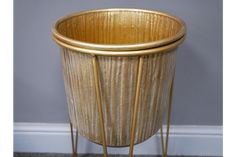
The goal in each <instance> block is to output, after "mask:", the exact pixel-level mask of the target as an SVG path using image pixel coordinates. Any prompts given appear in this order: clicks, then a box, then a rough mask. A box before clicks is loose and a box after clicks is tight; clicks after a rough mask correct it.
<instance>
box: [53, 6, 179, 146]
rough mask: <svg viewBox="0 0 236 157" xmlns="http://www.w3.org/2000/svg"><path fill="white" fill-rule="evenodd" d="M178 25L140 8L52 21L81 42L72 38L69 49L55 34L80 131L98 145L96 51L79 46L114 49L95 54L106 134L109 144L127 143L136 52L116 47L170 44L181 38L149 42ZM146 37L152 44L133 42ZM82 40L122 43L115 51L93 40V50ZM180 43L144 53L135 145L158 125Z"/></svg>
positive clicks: (168, 34) (167, 34) (75, 123)
mask: <svg viewBox="0 0 236 157" xmlns="http://www.w3.org/2000/svg"><path fill="white" fill-rule="evenodd" d="M182 27H183V26H182V25H181V23H179V22H178V21H176V20H175V19H173V18H170V17H169V16H164V15H162V14H153V12H148V11H146V12H145V11H143V10H141V11H138V10H122V9H121V10H119V9H118V10H106V11H100V12H99V11H98V12H96V11H95V12H87V13H84V14H82V15H81V14H79V15H74V16H71V17H68V18H65V19H62V20H61V21H60V22H59V23H58V24H57V25H56V29H57V30H58V32H59V33H60V34H62V35H63V36H66V37H68V38H70V39H73V40H75V41H82V44H81V45H82V46H81V47H79V46H78V45H77V43H75V44H74V43H72V44H71V45H72V47H73V48H71V47H70V46H71V45H70V46H65V45H63V44H61V43H66V41H64V39H63V40H62V39H59V37H57V36H54V39H55V40H56V41H57V42H58V43H59V44H60V46H61V59H62V65H63V71H64V81H65V89H66V95H67V102H68V108H69V116H70V120H71V122H72V124H73V126H74V127H76V128H77V129H78V130H79V133H80V134H81V135H83V136H84V137H86V138H87V139H89V140H91V141H92V142H95V143H98V144H102V138H101V136H100V135H101V132H100V128H99V114H98V103H97V97H96V90H95V79H94V72H93V64H92V58H93V57H94V55H96V54H93V53H91V54H90V53H88V52H86V53H84V50H83V49H88V51H91V52H93V51H94V50H96V48H97V49H98V50H101V49H102V51H105V53H106V52H108V53H112V52H114V54H116V55H114V56H112V54H111V55H110V54H109V55H96V56H97V63H98V74H99V80H100V92H101V97H102V113H103V119H104V129H105V135H106V136H105V137H106V143H107V145H108V146H128V145H129V144H130V129H131V122H132V116H133V111H134V100H135V92H136V86H137V75H138V66H139V57H140V55H132V54H131V55H123V56H122V55H121V56H119V54H118V55H117V51H119V50H120V51H122V52H123V51H124V52H128V53H130V52H131V53H132V51H135V52H136V51H140V50H141V51H142V50H143V49H155V48H156V47H160V48H161V47H163V46H166V45H168V44H172V45H173V43H174V44H175V43H176V42H178V40H179V38H180V37H179V38H178V39H175V40H174V41H171V42H169V43H168V42H165V44H164V45H161V44H160V43H159V45H158V43H157V44H153V43H152V42H154V41H159V40H163V39H166V38H170V37H172V36H174V35H176V34H177V33H178V32H179V30H180V29H181V28H182ZM181 38H183V37H181ZM147 42H149V43H150V42H151V44H150V45H152V46H151V47H145V46H140V45H137V47H135V45H132V44H140V43H141V44H142V43H144V44H145V43H147ZM83 43H95V44H98V45H99V44H103V45H106V46H107V45H108V46H109V44H113V46H114V45H115V46H117V45H121V47H119V46H117V50H116V49H115V46H114V47H112V46H111V47H106V48H104V50H103V47H102V46H101V47H99V46H98V47H96V45H95V48H94V49H93V48H91V47H89V46H88V47H86V46H87V45H83ZM163 43H164V42H163ZM79 44H80V43H79ZM122 44H123V45H124V44H131V47H132V46H133V47H132V48H130V49H129V48H127V47H125V48H124V47H122ZM178 44H179V43H178ZM178 44H175V46H174V47H172V48H171V49H164V50H162V51H160V50H157V52H155V50H153V52H152V54H144V55H142V57H143V67H142V75H141V85H140V93H139V95H138V97H139V103H138V112H137V125H136V131H135V140H134V143H135V144H137V143H140V142H143V141H144V140H146V139H148V138H149V137H151V136H152V135H154V134H155V133H156V132H157V131H158V130H159V129H160V127H161V125H162V122H163V119H164V118H163V117H164V116H165V115H166V112H167V110H168V105H169V97H170V93H171V84H172V81H173V78H174V73H175V58H176V57H175V55H176V54H175V49H176V48H177V45H178ZM76 47H79V48H82V50H80V49H76ZM106 49H107V50H106ZM109 49H110V50H109ZM111 49H112V50H111ZM121 54H122V53H121Z"/></svg>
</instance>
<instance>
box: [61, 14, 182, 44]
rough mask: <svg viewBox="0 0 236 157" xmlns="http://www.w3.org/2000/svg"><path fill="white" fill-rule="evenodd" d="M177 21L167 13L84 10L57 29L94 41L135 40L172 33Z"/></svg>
mask: <svg viewBox="0 0 236 157" xmlns="http://www.w3.org/2000/svg"><path fill="white" fill-rule="evenodd" d="M180 28H181V25H180V23H178V22H177V21H176V20H173V19H172V18H170V17H167V16H163V15H158V14H152V13H146V12H130V11H112V12H98V13H87V14H86V15H81V16H74V17H72V18H69V19H67V20H64V21H63V22H61V23H60V24H59V25H58V31H59V32H60V33H61V34H62V35H64V36H66V37H69V38H71V39H75V40H79V41H84V42H89V43H97V44H137V43H144V42H151V41H157V40H160V39H164V38H168V37H171V36H174V35H175V34H176V33H177V32H178V31H179V30H180Z"/></svg>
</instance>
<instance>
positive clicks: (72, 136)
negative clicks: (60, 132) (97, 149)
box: [70, 122, 78, 157]
mask: <svg viewBox="0 0 236 157" xmlns="http://www.w3.org/2000/svg"><path fill="white" fill-rule="evenodd" d="M70 133H71V144H72V152H73V154H72V157H77V153H78V152H77V149H78V130H77V129H76V133H75V140H74V133H73V125H72V123H71V122H70Z"/></svg>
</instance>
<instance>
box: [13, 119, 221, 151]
mask: <svg viewBox="0 0 236 157" xmlns="http://www.w3.org/2000/svg"><path fill="white" fill-rule="evenodd" d="M70 139H71V138H70V129H69V125H68V124H57V123H46V124H43V123H14V151H15V152H54V153H71V141H70ZM78 148H79V149H78V150H79V153H102V147H101V146H99V145H97V144H94V143H91V142H89V141H88V140H86V139H85V138H83V137H79V147H78ZM128 150H129V149H128V147H126V148H108V152H109V154H128ZM134 154H146V155H154V154H161V145H160V136H159V134H156V135H154V136H153V137H151V138H150V139H148V140H147V141H145V142H143V143H142V144H138V145H136V146H135V147H134ZM168 154H170V155H203V156H204V155H206V156H223V130H222V126H188V125H177V126H171V130H170V140H169V148H168Z"/></svg>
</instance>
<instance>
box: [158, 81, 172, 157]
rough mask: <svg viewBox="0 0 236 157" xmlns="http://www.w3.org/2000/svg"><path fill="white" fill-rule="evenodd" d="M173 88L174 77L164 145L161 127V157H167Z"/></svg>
mask: <svg viewBox="0 0 236 157" xmlns="http://www.w3.org/2000/svg"><path fill="white" fill-rule="evenodd" d="M173 86H174V77H173V80H172V83H171V88H170V100H169V107H168V119H167V128H166V138H165V143H164V137H163V127H162V126H161V146H162V155H163V157H167V150H168V142H169V133H170V118H171V110H172V96H173Z"/></svg>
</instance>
